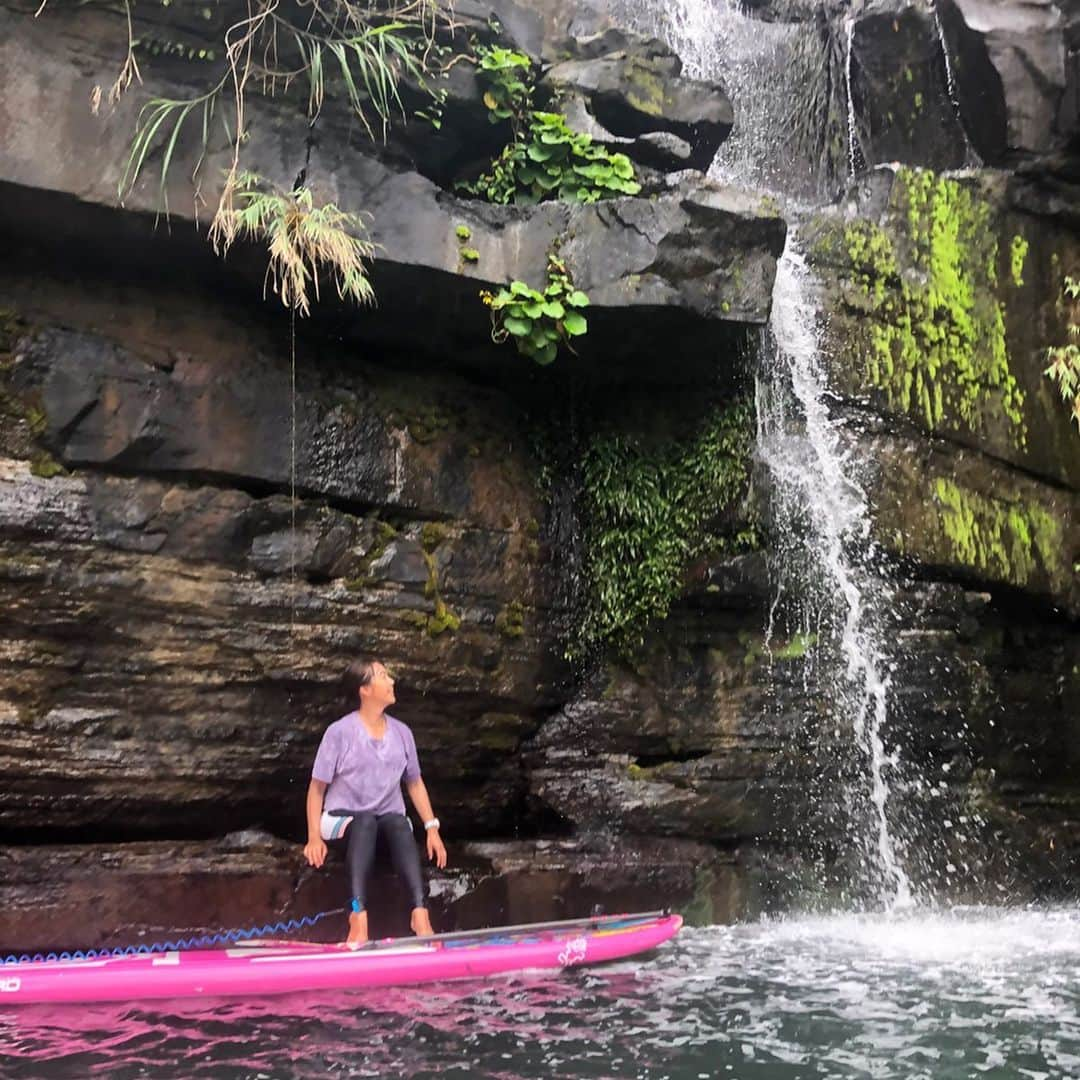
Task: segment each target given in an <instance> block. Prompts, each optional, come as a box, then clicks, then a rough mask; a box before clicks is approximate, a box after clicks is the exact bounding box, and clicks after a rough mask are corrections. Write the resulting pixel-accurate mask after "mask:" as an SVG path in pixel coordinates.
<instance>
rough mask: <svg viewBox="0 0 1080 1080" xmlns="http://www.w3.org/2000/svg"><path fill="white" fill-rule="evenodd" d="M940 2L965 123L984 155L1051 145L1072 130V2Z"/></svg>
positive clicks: (1077, 78)
mask: <svg viewBox="0 0 1080 1080" xmlns="http://www.w3.org/2000/svg"><path fill="white" fill-rule="evenodd" d="M938 6H939V9H940V14H941V20H942V26H943V29H944V31H945V35H946V38H947V40H948V42H949V46H950V51H952V53H953V56H954V67H955V71H956V88H957V93H958V97H959V104H960V109H961V113H962V115H963V118H964V125H965V127H966V129H967V130H968V133H969V134H970V136H971V139H972V142H973V143H974V145H975V147H976V149H977V150H978V151H979V153H980V154H981V155H982V157H983V159H984V160H985V161H987V162H988V163H991V164H995V163H998V162H1001V161H1003V160H1005V159H1007V158H1009V157H1012V156H1015V155H1017V154H1048V153H1052V152H1054V151H1056V150H1060V149H1061V148H1063V147H1064V146H1065V145H1067V144H1068V142H1069V140H1071V139H1073V138H1075V136H1076V134H1077V132H1078V131H1080V112H1078V110H1077V107H1076V101H1077V97H1076V95H1077V93H1078V92H1080V70H1078V68H1077V65H1076V63H1075V59H1074V58H1073V57H1074V53H1075V42H1076V33H1077V29H1076V28H1077V25H1080V23H1078V19H1080V16H1078V14H1077V12H1076V10H1075V5H1070V4H1068V3H1065V2H1055V0H1028V2H1023V3H1021V2H1018V0H944V2H942V3H941V4H939V5H938Z"/></svg>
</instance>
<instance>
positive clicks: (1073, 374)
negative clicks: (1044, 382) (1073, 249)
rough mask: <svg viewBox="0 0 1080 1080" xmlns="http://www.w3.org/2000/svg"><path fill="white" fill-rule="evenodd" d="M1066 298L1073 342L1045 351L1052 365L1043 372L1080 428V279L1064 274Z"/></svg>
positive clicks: (1070, 335) (1063, 292)
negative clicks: (1068, 303)
mask: <svg viewBox="0 0 1080 1080" xmlns="http://www.w3.org/2000/svg"><path fill="white" fill-rule="evenodd" d="M1062 294H1063V296H1064V298H1066V299H1067V300H1069V301H1070V308H1071V312H1070V317H1069V324H1068V325H1069V337H1070V338H1072V339H1073V340H1072V341H1069V342H1067V343H1066V344H1065V345H1056V346H1054V347H1052V348H1050V349H1047V350H1046V357H1047V359H1048V360H1049V361H1050V366H1049V367H1048V368H1047V369H1046V370H1045V371H1044V372H1043V374H1044V375H1046V376H1047V377H1048V378H1050V379H1051V380H1052V381H1053V382H1055V383H1056V384H1057V388H1058V391H1059V393H1060V394H1061V400H1062V401H1064V402H1065V404H1066V405H1067V406H1069V409H1070V412H1071V413H1072V418H1073V420H1075V421H1076V426H1077V428H1080V346H1078V345H1077V343H1076V342H1077V340H1078V339H1080V313H1078V311H1077V308H1078V307H1080V304H1078V303H1077V301H1078V300H1080V278H1074V277H1070V276H1069V275H1066V276H1065V282H1064V284H1063V286H1062Z"/></svg>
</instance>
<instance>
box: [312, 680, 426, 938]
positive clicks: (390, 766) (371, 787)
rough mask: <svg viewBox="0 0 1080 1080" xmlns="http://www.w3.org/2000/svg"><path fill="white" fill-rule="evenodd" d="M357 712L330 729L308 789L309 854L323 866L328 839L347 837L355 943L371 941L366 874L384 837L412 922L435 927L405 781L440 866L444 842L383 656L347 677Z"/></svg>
mask: <svg viewBox="0 0 1080 1080" xmlns="http://www.w3.org/2000/svg"><path fill="white" fill-rule="evenodd" d="M344 686H345V696H346V700H347V701H348V703H349V704H350V705H352V706H354V709H353V711H352V712H350V713H348V714H346V715H345V716H343V717H342V718H341V719H340V720H336V721H335V722H334V723H332V724H331V725H330V726H329V727H328V728H327V729H326V732H325V734H324V735H323V737H322V742H321V743H320V744H319V750H318V753H317V754H316V755H315V764H314V766H313V767H312V770H311V783H310V784H309V785H308V793H307V827H308V841H307V844H306V845H305V846H304V857H305V858H306V859H307V861H308V862H309V863H311V865H312V866H314V867H316V868H318V867H321V866H322V865H323V862H324V861H325V860H326V841H327V840H344V842H345V844H346V845H347V848H346V849H347V861H348V867H349V896H350V911H349V936H348V938H347V939H346V940H347V943H348V944H350V945H361V944H363V943H364V942H365V941H367V940H368V917H367V901H366V894H367V879H368V875H369V874H370V872H371V866H372V863H373V862H374V860H375V843H376V840H377V838H378V837H380V836H381V837H382V838H383V841H384V843H385V844H386V846H387V847H388V848H389V849H390V856H391V858H392V860H393V863H394V866H395V868H396V869H397V872H398V873H399V874H400V875H401V877H402V879H403V880H404V882H405V885H406V887H407V888H408V890H409V895H410V897H411V901H412V918H411V920H410V925H411V926H412V929H413V933H415V934H430V933H432V932H433V931H432V929H431V917H430V916H429V914H428V908H427V899H426V896H425V891H424V877H423V874H422V873H421V870H420V857H419V855H418V854H417V850H416V843H415V841H414V840H413V831H412V824H411V823H410V822H409V819H408V817H407V816H406V814H405V800H404V799H403V798H402V797H401V782H402V780H403V779H404V781H405V790H406V791H408V793H409V798H410V799H411V800H412V804H413V806H415V807H416V811H417V813H418V814H419V815H420V819H421V821H423V823H424V831H425V833H426V836H427V853H428V857H429V858H430V859H432V860H433V861H434V862H435V863H436V864H437V865H438V866H439V867H440V868H442V867H444V866H446V848H445V847H443V842H442V839H441V838H440V836H439V819H438V818H437V817H436V816H435V814H434V812H433V811H432V809H431V799H430V798H429V797H428V791H427V788H426V787H425V786H424V781H423V779H421V776H420V762H419V760H418V759H417V756H416V743H415V742H414V741H413V735H412V732H411V731H410V730H409V729H408V727H406V726H405V725H404V724H403V723H401V721H400V720H395V719H394V718H393V717H392V716H389V715H387V712H386V710H387V708H388V707H389V706H390V705H393V703H394V701H395V700H396V699H395V697H394V680H393V679H392V678H391V677H390V673H389V672H388V671H387V670H386V668H385V667H384V666H383V665H382V664H381V663H379V662H378V661H377V660H367V659H363V660H357V661H356V662H355V663H353V664H351V665H350V666H349V669H348V670H347V671H346V672H345V677H344Z"/></svg>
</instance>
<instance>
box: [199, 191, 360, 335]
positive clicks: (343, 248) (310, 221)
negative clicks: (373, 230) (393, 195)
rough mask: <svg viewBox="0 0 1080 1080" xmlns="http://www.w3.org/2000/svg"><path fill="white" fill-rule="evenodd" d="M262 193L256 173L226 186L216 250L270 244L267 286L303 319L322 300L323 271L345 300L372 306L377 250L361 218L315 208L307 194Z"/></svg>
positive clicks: (214, 231)
mask: <svg viewBox="0 0 1080 1080" xmlns="http://www.w3.org/2000/svg"><path fill="white" fill-rule="evenodd" d="M263 187H264V181H263V180H262V179H261V177H259V176H257V175H256V174H255V173H251V172H241V173H238V174H237V175H236V176H235V177H234V178H230V180H228V181H227V182H226V190H225V193H224V194H223V196H222V200H221V205H220V206H219V208H218V212H217V214H216V215H215V216H214V220H213V222H212V224H211V227H210V240H211V242H212V243H213V245H214V250H215V251H216V252H217V253H218V254H220V255H224V254H225V253H226V252H227V251H228V250H229V248H230V247H231V246H232V244H233V243H234V242H235V241H236V240H237V239H241V240H244V239H248V240H258V241H262V242H265V243H266V245H267V249H268V251H269V254H270V263H269V265H268V266H267V270H266V284H267V285H268V286H269V287H271V288H272V289H273V291H274V292H275V293H276V294H277V295H278V296H279V297H280V298H281V302H282V303H283V304H284V305H285V306H286V307H287V308H290V309H291V310H293V311H296V312H299V313H300V314H301V315H308V314H310V311H311V294H314V296H315V298H316V299H318V297H319V273H320V270H322V271H329V272H330V273H331V274H332V275H333V277H334V280H335V284H336V287H337V292H338V296H340V297H341V298H342V299H343V300H352V301H353V302H355V303H357V304H370V303H373V302H374V300H375V292H374V290H373V289H372V286H371V281H370V279H369V278H368V276H367V266H366V263H367V261H368V260H370V259H371V258H372V257H373V256H374V254H375V245H374V244H372V243H370V242H369V241H367V240H362V239H360V238H359V237H357V236H356V233H359V232H363V231H364V223H363V220H362V219H361V217H360V215H359V214H351V213H347V212H346V211H344V210H340V209H339V208H338V207H336V206H334V205H333V204H332V203H327V204H326V205H324V206H315V205H314V200H313V198H312V194H311V192H310V191H309V190H308V189H307V188H298V189H297V190H296V191H292V192H290V193H289V194H287V195H282V194H280V193H277V192H267V191H265V190H262V189H263Z"/></svg>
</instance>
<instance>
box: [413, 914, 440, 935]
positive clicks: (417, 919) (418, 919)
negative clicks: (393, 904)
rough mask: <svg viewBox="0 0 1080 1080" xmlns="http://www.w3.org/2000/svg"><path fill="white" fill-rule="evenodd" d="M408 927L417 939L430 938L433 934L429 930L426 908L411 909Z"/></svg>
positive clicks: (429, 918) (429, 921) (429, 923)
mask: <svg viewBox="0 0 1080 1080" xmlns="http://www.w3.org/2000/svg"><path fill="white" fill-rule="evenodd" d="M409 925H410V926H411V927H412V932H413V933H414V934H415V935H416V936H417V937H430V936H431V935H432V934H434V933H435V931H434V930H432V928H431V916H430V915H429V914H428V909H427V908H426V907H416V908H413V910H412V918H411V919H410V920H409Z"/></svg>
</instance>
